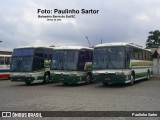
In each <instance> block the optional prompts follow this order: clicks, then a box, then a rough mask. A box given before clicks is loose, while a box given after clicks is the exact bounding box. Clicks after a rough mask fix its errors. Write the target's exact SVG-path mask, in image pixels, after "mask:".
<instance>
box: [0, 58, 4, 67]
mask: <svg viewBox="0 0 160 120" xmlns="http://www.w3.org/2000/svg"><path fill="white" fill-rule="evenodd" d="M0 65H4V57H0Z"/></svg>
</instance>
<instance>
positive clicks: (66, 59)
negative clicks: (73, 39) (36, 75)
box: [51, 46, 93, 85]
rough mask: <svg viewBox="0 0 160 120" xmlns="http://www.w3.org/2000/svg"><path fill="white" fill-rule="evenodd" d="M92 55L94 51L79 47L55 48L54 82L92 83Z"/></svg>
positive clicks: (52, 71)
mask: <svg viewBox="0 0 160 120" xmlns="http://www.w3.org/2000/svg"><path fill="white" fill-rule="evenodd" d="M92 54H93V49H91V48H85V47H79V46H64V47H58V48H55V50H54V51H53V55H52V56H53V58H52V62H51V80H52V82H61V83H63V84H64V85H67V84H77V83H87V84H89V83H91V82H92V73H91V70H92V56H93V55H92Z"/></svg>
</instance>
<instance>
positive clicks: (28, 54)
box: [10, 47, 53, 84]
mask: <svg viewBox="0 0 160 120" xmlns="http://www.w3.org/2000/svg"><path fill="white" fill-rule="evenodd" d="M52 50H53V48H50V47H23V48H15V49H14V50H13V54H12V59H11V67H10V71H11V81H12V82H25V83H26V84H31V83H36V82H46V83H48V82H50V62H51V58H52Z"/></svg>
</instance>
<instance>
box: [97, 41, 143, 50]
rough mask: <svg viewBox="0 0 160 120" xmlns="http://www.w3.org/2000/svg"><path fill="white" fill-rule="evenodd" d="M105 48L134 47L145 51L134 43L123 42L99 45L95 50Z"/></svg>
mask: <svg viewBox="0 0 160 120" xmlns="http://www.w3.org/2000/svg"><path fill="white" fill-rule="evenodd" d="M105 46H132V47H136V48H140V49H143V47H142V46H140V45H136V44H134V43H123V42H116V43H104V44H99V45H96V46H95V48H96V47H105Z"/></svg>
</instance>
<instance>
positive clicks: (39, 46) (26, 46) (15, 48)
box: [14, 46, 54, 49]
mask: <svg viewBox="0 0 160 120" xmlns="http://www.w3.org/2000/svg"><path fill="white" fill-rule="evenodd" d="M23 48H52V49H54V47H48V46H24V47H16V48H14V49H23Z"/></svg>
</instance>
